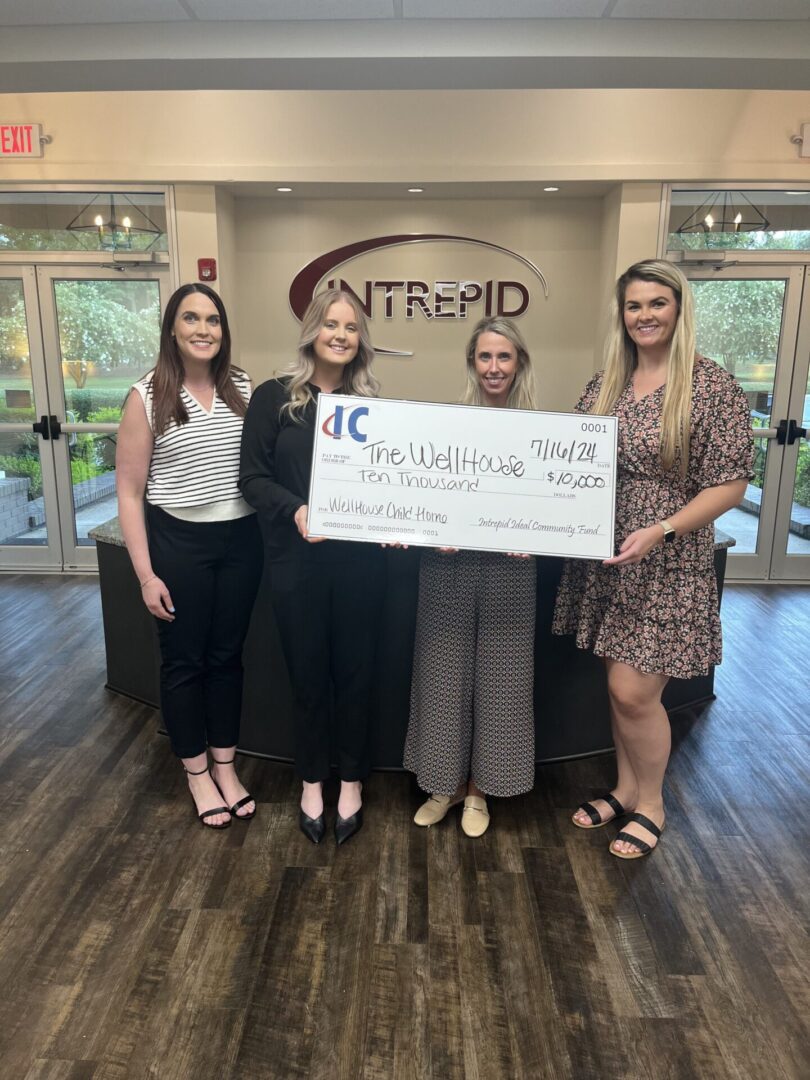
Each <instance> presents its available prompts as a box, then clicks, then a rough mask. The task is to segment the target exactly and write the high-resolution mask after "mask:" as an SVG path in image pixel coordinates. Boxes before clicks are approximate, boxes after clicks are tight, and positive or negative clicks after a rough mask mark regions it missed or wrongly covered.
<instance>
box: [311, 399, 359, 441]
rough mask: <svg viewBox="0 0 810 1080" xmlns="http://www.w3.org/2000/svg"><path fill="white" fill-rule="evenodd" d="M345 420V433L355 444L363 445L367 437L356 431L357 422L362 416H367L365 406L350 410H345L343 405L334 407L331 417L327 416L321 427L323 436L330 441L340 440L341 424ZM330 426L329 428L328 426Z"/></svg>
mask: <svg viewBox="0 0 810 1080" xmlns="http://www.w3.org/2000/svg"><path fill="white" fill-rule="evenodd" d="M344 416H345V418H346V432H347V433H348V434H349V435H350V436H351V438H352V439H354V441H355V442H360V443H364V442H365V441H366V438H367V436H366V435H365V433H364V432H362V431H358V430H357V422H358V420H359V419H360V418H361V417H362V416H368V408H367V407H366V406H365V405H357V406H355V407H354V408H352V409H346V408H345V407H344V406H343V405H336V406H335V411H334V412H333V413H332V415H331V416H327V418H326V419H325V420H324V422H323V425H322V430H323V433H324V435H328V436H329V437H330V438H332V439H340V438H342V436H343V422H344ZM330 425H331V426H330Z"/></svg>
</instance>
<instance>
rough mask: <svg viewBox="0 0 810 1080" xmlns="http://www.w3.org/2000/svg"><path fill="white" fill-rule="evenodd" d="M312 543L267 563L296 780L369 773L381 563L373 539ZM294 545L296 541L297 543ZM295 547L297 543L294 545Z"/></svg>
mask: <svg viewBox="0 0 810 1080" xmlns="http://www.w3.org/2000/svg"><path fill="white" fill-rule="evenodd" d="M327 543H329V545H330V547H329V548H327V546H326V544H323V545H320V544H319V545H312V547H311V548H310V549H309V550H307V551H304V552H302V553H301V554H298V555H296V554H294V553H290V556H289V557H286V558H285V557H282V558H278V557H276V558H274V559H273V561H272V562H271V563H270V581H271V585H272V594H273V611H274V613H275V616H276V623H277V625H278V630H279V636H280V638H281V645H282V649H283V651H284V657H285V659H286V661H287V670H288V672H289V676H290V682H291V684H292V690H293V700H294V706H295V767H296V771H297V773H298V775H299V776H300V777H301V779H302V780H307V781H309V782H310V783H315V782H316V781H318V780H327V779H328V778H329V775H330V771H331V770H330V762H331V761H332V760H334V761H335V762H336V763H337V768H338V775H339V776H340V779H341V780H362V779H363V777H365V776H367V775H368V772H369V767H370V759H369V745H368V744H369V720H370V712H371V695H372V691H373V686H374V653H375V648H376V644H377V633H378V619H379V610H380V603H381V599H382V590H383V578H384V573H385V564H384V561H383V558H382V551H381V550H380V549H379V548H378V547H376V546H375V545H371V544H364V545H359V544H358V545H353V547H354V548H355V549H356V548H364V549H365V550H363V551H359V552H357V551H356V550H355V551H352V552H350V553H349V554H346V553H344V552H343V551H339V550H337V549H338V546H340V547H341V548H342V547H343V546H344V545H342V544H340V545H338V542H335V541H332V542H329V541H327ZM297 546H298V545H297ZM316 549H320V550H316ZM299 551H300V547H299Z"/></svg>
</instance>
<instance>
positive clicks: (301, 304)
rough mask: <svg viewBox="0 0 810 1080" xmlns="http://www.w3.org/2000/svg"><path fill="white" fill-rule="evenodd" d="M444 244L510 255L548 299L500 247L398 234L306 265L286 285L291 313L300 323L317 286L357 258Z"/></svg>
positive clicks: (539, 272) (465, 238)
mask: <svg viewBox="0 0 810 1080" xmlns="http://www.w3.org/2000/svg"><path fill="white" fill-rule="evenodd" d="M447 241H450V242H451V243H456V244H475V245H476V246H477V247H485V248H489V249H490V250H491V251H500V252H501V253H502V254H503V255H511V257H512V258H513V259H517V261H518V262H520V263H523V265H524V266H526V267H528V269H529V270H531V271H532V273H533V274H535V275H536V276H537V277H538V278H539V279H540V281H541V282H542V283H543V293H544V295H545V297H546V299H548V282H547V281H546V279H545V277H544V275H543V271H542V270H541V269H540V267H539V266H537V265H536V264H535V263H533V262H532V261H531V259H527V258H525V256H523V255H519V254H518V253H517V252H516V251H511V250H510V249H509V248H505V247H501V245H500V244H492V243H490V242H489V240H475V239H473V238H472V237H470V236H450V235H448V234H447V233H400V234H398V235H394V236H375V237H373V238H372V239H370V240H356V241H355V242H354V243H353V244H345V245H344V246H343V247H339V248H334V250H332V251H327V252H325V253H324V254H323V255H319V256H318V257H317V258H316V259H313V260H312V262H309V263H307V265H306V266H305V267H304V268H303V269H302V270H299V271H298V273H297V274H296V275H295V278H294V279H293V282H292V285H290V295H289V299H290V308H291V310H292V313H293V315H295V317H296V319H298V321H299V322H301V320H302V319H303V317H304V312H305V311H306V309H307V305H308V304H309V302H310V300H311V299H312V297H313V296H314V295H315V289H316V288H317V287H318V282H320V281H321V280H322V279H323V278H324V277H326V276H327V274H330V273H331V272H332V271H333V270H337V268H338V267H339V266H344V265H345V264H346V263H347V262H351V260H352V259H356V258H357V257H358V256H359V255H365V254H366V253H367V252H369V251H379V250H380V248H390V247H399V245H400V244H432V243H439V242H447ZM374 351H375V352H378V353H381V354H383V355H387V356H413V353H412V352H403V351H402V350H401V349H382V348H379V349H378V348H375V350H374Z"/></svg>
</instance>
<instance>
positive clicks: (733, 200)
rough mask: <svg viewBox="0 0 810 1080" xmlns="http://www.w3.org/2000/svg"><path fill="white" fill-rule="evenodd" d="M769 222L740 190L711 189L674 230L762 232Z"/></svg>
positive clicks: (690, 231) (680, 231) (679, 231)
mask: <svg viewBox="0 0 810 1080" xmlns="http://www.w3.org/2000/svg"><path fill="white" fill-rule="evenodd" d="M769 227H770V222H769V221H768V219H767V218H766V217H765V215H764V214H763V213H762V211H761V210H760V209H759V207H758V206H755V205H754V204H753V203H752V202H751V200H750V199H749V198H748V196H747V195H746V194H745V193H744V192H742V191H713V192H711V193H710V195H709V197H708V198H707V199H706V201H705V202H703V203H701V205H700V206H699V207H698V208H697V210H695V211H693V213H691V214H690V215H689V217H688V218H687V219H686V220H685V221H684V222H683V224H682V225H679V226H678V228H677V229H676V230H675V231H676V232H677V233H739V232H742V233H747V232H765V230H766V229H768V228H769Z"/></svg>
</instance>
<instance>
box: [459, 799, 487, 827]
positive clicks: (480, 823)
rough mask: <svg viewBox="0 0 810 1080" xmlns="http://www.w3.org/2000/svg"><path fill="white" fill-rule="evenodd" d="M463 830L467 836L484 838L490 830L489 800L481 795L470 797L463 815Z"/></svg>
mask: <svg viewBox="0 0 810 1080" xmlns="http://www.w3.org/2000/svg"><path fill="white" fill-rule="evenodd" d="M461 828H462V830H463V832H465V833H466V834H467V836H473V837H477V836H483V835H484V833H485V832H486V831H487V829H488V828H489V810H487V800H486V799H482V798H481V797H480V795H468V796H467V798H466V799H465V800H464V810H463V811H462V814H461Z"/></svg>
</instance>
